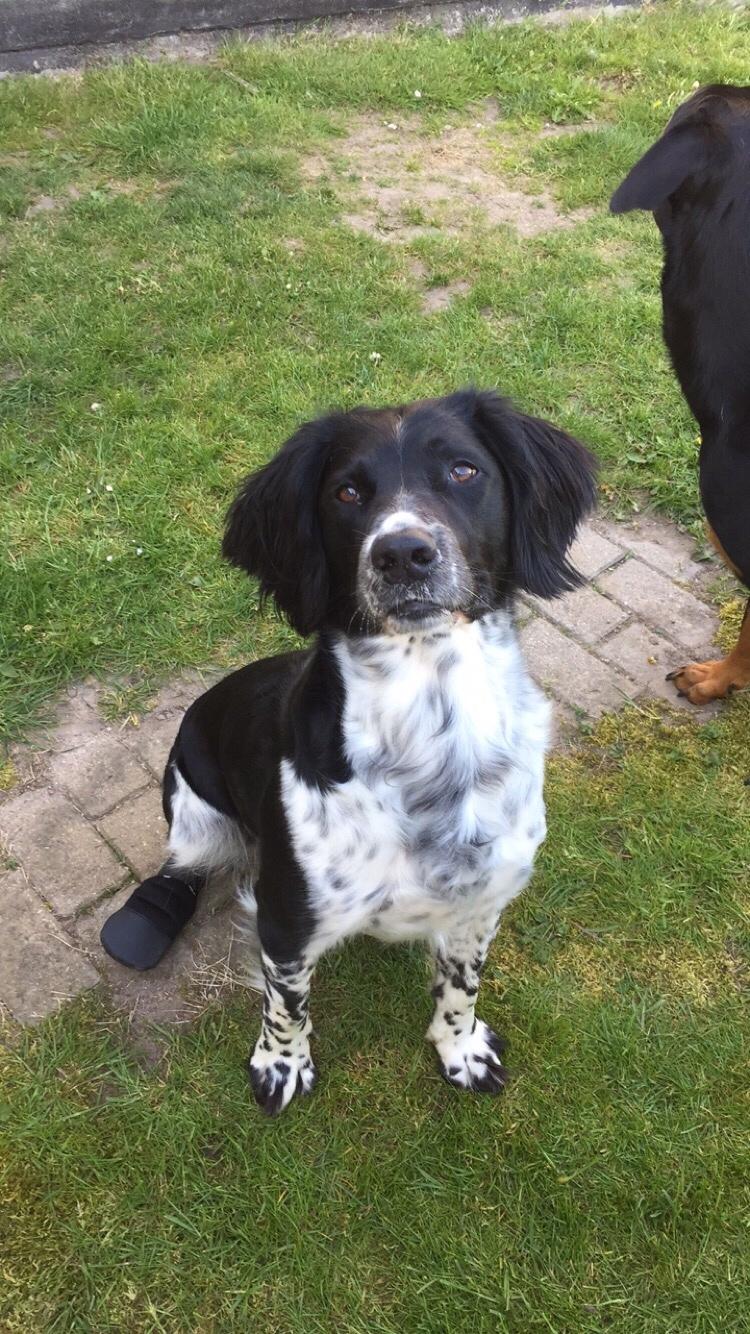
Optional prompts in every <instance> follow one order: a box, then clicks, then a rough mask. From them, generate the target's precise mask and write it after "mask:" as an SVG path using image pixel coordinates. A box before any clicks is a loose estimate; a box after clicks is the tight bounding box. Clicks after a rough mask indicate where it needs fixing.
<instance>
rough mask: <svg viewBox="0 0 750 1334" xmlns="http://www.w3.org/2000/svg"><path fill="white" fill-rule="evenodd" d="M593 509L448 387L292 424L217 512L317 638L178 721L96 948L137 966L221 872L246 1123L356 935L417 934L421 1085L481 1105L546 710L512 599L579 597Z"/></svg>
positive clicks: (235, 551) (297, 1053)
mask: <svg viewBox="0 0 750 1334" xmlns="http://www.w3.org/2000/svg"><path fill="white" fill-rule="evenodd" d="M594 496H595V485H594V465H593V460H592V458H591V456H590V455H589V454H588V453H587V451H586V450H585V449H584V448H583V446H582V445H580V444H578V443H577V442H576V441H575V440H573V439H571V438H570V437H569V436H567V435H565V434H563V432H561V431H559V430H556V429H555V428H554V427H552V426H550V425H549V424H548V423H546V422H543V421H539V420H537V419H535V418H533V417H528V416H525V415H523V414H522V413H518V412H515V411H514V410H513V409H512V408H511V407H510V406H509V404H508V403H507V402H505V401H504V400H502V399H501V398H499V397H498V396H497V395H496V394H494V393H487V392H478V391H475V390H465V391H461V392H459V393H456V394H453V395H452V396H450V397H448V398H443V399H436V400H429V401H424V402H417V403H411V404H408V405H406V406H403V407H399V408H387V409H383V410H377V411H376V410H372V409H364V408H362V409H357V410H355V411H352V412H346V413H340V414H337V415H333V416H329V417H325V418H323V419H321V420H320V421H316V422H312V423H309V424H307V425H305V426H302V427H301V429H300V430H298V431H297V433H296V434H295V435H294V436H292V438H291V439H290V440H288V441H287V443H286V444H285V445H284V447H283V448H282V449H281V451H280V452H279V454H278V455H277V456H276V457H275V458H274V459H273V460H272V461H271V462H270V463H269V464H268V465H267V466H266V467H264V468H262V469H261V470H260V471H259V472H258V473H256V474H255V475H254V476H252V477H250V478H249V479H248V480H247V482H246V483H245V485H244V487H243V489H242V490H241V492H240V494H239V495H238V497H237V499H236V500H235V502H234V504H233V506H232V508H231V510H230V512H229V516H228V520H227V528H226V535H225V538H224V554H225V556H226V557H227V558H228V559H229V560H230V561H231V562H232V563H233V564H235V565H238V566H241V567H242V568H243V569H245V570H247V571H248V572H249V573H250V574H253V575H256V576H257V577H258V578H259V580H260V586H261V592H262V594H263V596H265V597H272V598H273V599H274V600H275V602H276V604H277V605H278V607H279V608H280V609H281V610H282V611H283V612H284V613H285V614H286V616H287V617H288V619H289V621H290V622H291V624H292V625H293V626H294V627H295V628H296V629H297V630H298V631H299V632H300V633H301V634H303V635H309V634H313V633H314V634H315V635H316V639H315V641H314V645H313V647H312V648H311V649H308V650H307V651H303V652H297V653H287V654H283V655H281V656H279V657H275V658H269V659H267V660H265V661H261V662H256V663H252V664H251V665H250V666H248V667H244V668H242V669H241V670H239V671H236V672H233V673H232V674H231V675H230V676H228V677H226V678H225V679H224V680H223V681H221V682H220V683H219V684H218V685H216V686H214V687H213V688H212V689H211V690H209V691H208V692H207V693H206V694H204V695H203V696H202V697H201V698H200V699H198V700H197V701H196V703H195V704H193V705H192V707H191V708H190V709H189V710H188V712H187V713H186V715H185V718H184V721H183V723H182V726H181V727H180V731H179V734H178V736H177V740H176V742H175V744H174V747H173V749H172V753H171V755H170V758H169V762H168V765H167V772H166V776H165V789H164V791H165V810H166V814H167V818H168V820H169V822H170V834H169V860H168V862H167V863H166V865H165V866H164V867H163V868H162V871H161V872H160V873H159V875H157V876H155V877H152V878H151V879H150V880H148V881H146V882H144V884H143V885H142V886H140V888H139V890H137V891H136V893H135V895H134V896H133V899H132V900H131V903H130V905H128V907H127V908H126V909H124V910H121V913H124V914H125V916H124V917H121V916H120V914H116V915H115V917H114V918H111V919H110V923H108V924H107V926H105V928H104V935H103V939H104V943H105V946H106V947H107V948H108V949H110V952H112V953H113V954H115V956H116V957H120V958H121V959H122V960H123V961H124V962H129V963H131V964H135V966H140V967H144V966H148V965H149V963H153V962H156V958H158V957H159V956H160V954H161V953H162V952H163V949H164V948H165V944H166V943H167V942H168V940H169V939H170V938H172V937H173V936H174V935H176V933H177V930H178V929H179V927H180V925H181V924H182V922H183V921H184V920H185V919H186V917H187V916H188V915H189V913H190V911H191V910H192V904H193V903H194V896H195V893H196V892H197V891H198V890H199V889H200V887H201V885H202V884H203V882H204V879H205V876H206V875H207V873H209V872H210V871H212V870H214V869H216V868H219V867H223V866H227V865H230V866H232V867H233V868H235V869H236V873H237V876H238V879H240V881H244V884H245V890H244V892H245V896H246V898H247V899H248V900H249V904H250V907H251V909H252V911H256V910H257V930H258V934H259V938H260V945H261V952H262V953H261V957H262V966H263V973H264V979H265V999H264V1008H263V1024H262V1029H261V1033H260V1037H259V1039H258V1042H257V1045H256V1047H255V1050H254V1052H253V1054H252V1056H251V1059H250V1079H251V1083H252V1088H253V1092H254V1094H255V1097H256V1099H257V1101H258V1103H259V1104H260V1105H261V1107H262V1108H263V1109H264V1110H265V1111H266V1112H268V1113H270V1114H275V1113H278V1112H280V1111H282V1110H283V1108H284V1107H286V1106H287V1104H288V1103H289V1102H290V1100H291V1099H292V1098H293V1097H294V1096H295V1094H297V1093H308V1092H309V1091H310V1089H311V1088H312V1087H313V1084H314V1082H315V1067H314V1065H313V1061H312V1056H311V1054H310V1042H309V1037H310V1019H309V1014H308V999H309V991H310V981H311V977H312V973H313V969H314V967H315V964H316V962H317V960H318V959H319V958H320V956H321V955H322V954H323V952H324V951H326V950H328V949H330V948H331V947H332V946H334V945H337V944H338V943H339V942H340V941H342V940H344V939H345V938H346V937H348V936H352V935H354V934H357V933H367V934H370V935H375V936H377V937H379V938H381V939H384V940H388V941H397V940H407V939H413V938H422V939H424V940H426V941H427V942H429V944H430V946H431V948H432V951H433V954H434V961H435V981H434V988H433V995H434V998H435V1012H434V1017H433V1019H432V1023H431V1025H430V1028H429V1032H428V1037H429V1039H430V1041H432V1042H433V1043H434V1045H435V1047H436V1048H437V1052H438V1056H439V1060H440V1066H441V1070H442V1073H443V1074H444V1075H445V1077H446V1079H447V1080H449V1081H450V1083H451V1084H454V1085H456V1086H457V1087H459V1088H464V1089H474V1090H477V1091H481V1092H488V1093H497V1092H499V1091H500V1089H501V1088H502V1086H503V1083H504V1078H505V1071H504V1069H503V1066H502V1064H501V1060H500V1056H501V1050H502V1044H501V1042H500V1040H499V1039H498V1037H497V1036H496V1035H495V1034H494V1033H493V1032H492V1030H491V1029H490V1028H488V1027H487V1026H486V1025H485V1024H483V1023H482V1022H481V1021H480V1020H478V1019H476V1018H475V1016H474V1005H475V1001H476V996H477V991H478V987H479V978H480V973H481V970H482V965H483V963H484V959H485V956H486V954H487V950H488V947H489V945H490V942H491V941H492V938H493V936H494V934H495V931H496V929H497V925H498V919H499V916H500V913H501V911H502V909H503V908H504V907H505V905H506V904H507V903H509V902H510V900H511V899H513V898H515V896H516V895H517V894H519V893H520V891H521V890H522V889H523V887H524V885H525V884H526V882H527V880H528V879H529V876H530V874H531V869H532V862H533V858H534V854H535V852H536V849H537V848H538V846H539V844H540V843H541V841H542V839H543V838H544V835H545V819H544V803H543V799H542V781H543V767H544V752H545V747H546V743H547V715H548V706H547V704H546V701H545V700H544V699H543V698H542V696H541V695H540V693H539V692H538V691H537V689H536V687H535V686H534V685H533V684H532V682H531V680H530V679H529V677H528V676H527V674H526V670H525V667H524V663H523V661H522V658H521V655H520V652H519V648H518V643H517V640H516V633H515V629H514V623H513V617H512V605H513V598H514V595H515V594H516V592H517V591H518V590H520V589H524V590H526V591H528V592H530V593H535V594H538V595H539V596H541V597H554V596H555V595H557V594H559V593H561V592H563V591H564V590H565V589H568V588H571V587H573V586H575V585H576V584H577V583H578V582H580V581H579V577H578V575H577V574H576V572H575V571H574V570H573V569H572V567H571V566H570V564H569V563H568V561H567V559H566V553H567V551H568V548H569V546H570V543H571V541H572V539H573V536H574V534H575V531H576V527H577V525H578V522H579V520H580V519H581V517H582V516H583V515H584V513H585V512H586V511H588V510H589V509H590V508H591V507H592V505H593V503H594ZM139 896H140V898H139ZM185 905H187V907H186V906H185ZM118 919H119V920H118ZM139 920H140V923H141V926H142V930H143V933H144V940H145V948H144V950H142V951H141V954H140V958H137V957H134V951H133V942H134V939H135V935H134V932H135V934H137V926H138V921H139ZM112 924H114V925H112ZM108 928H110V930H109V932H108ZM149 932H151V937H150V943H149V940H148V939H147V937H148V933H149ZM160 932H161V936H162V939H161V944H159V943H158V937H159V933H160ZM155 940H156V941H157V944H156V946H154V941H155ZM141 944H143V941H142V942H141ZM139 948H140V947H139ZM149 951H151V957H150V958H149V957H148V956H149ZM135 954H136V955H137V954H138V949H136V950H135ZM128 955H130V957H128Z"/></svg>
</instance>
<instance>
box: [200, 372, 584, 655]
mask: <svg viewBox="0 0 750 1334" xmlns="http://www.w3.org/2000/svg"><path fill="white" fill-rule="evenodd" d="M594 499H595V483H594V461H593V459H592V457H591V455H590V454H589V453H588V452H587V451H586V450H585V449H584V447H583V446H582V445H580V444H579V443H578V442H577V441H576V440H573V439H572V438H571V437H570V436H568V435H565V434H564V432H562V431H559V430H557V429H556V428H555V427H553V426H551V425H549V423H547V422H544V421H540V420H538V419H536V418H534V417H527V416H525V415H524V414H522V413H518V412H515V411H514V410H513V408H512V407H511V406H510V405H509V404H508V403H507V402H506V401H505V400H503V399H501V398H499V397H498V395H497V394H494V393H482V392H479V391H476V390H472V389H467V390H463V391H461V392H459V393H456V394H452V395H451V396H450V397H448V398H442V399H434V400H426V401H424V402H419V403H412V404H409V405H407V406H405V407H400V408H385V409H381V410H374V409H369V408H358V409H355V410H354V411H352V412H344V413H338V414H335V415H332V416H329V417H323V418H321V419H320V420H319V421H315V422H310V423H308V424H307V425H305V426H302V427H301V428H300V429H299V430H298V431H297V432H296V434H295V435H293V436H292V438H291V439H290V440H288V441H287V442H286V444H285V445H284V446H283V448H282V449H281V450H280V451H279V453H278V454H277V455H276V457H275V458H274V459H272V461H271V462H270V463H269V464H267V465H266V467H265V468H262V469H261V470H260V471H259V472H257V473H255V474H254V475H253V476H251V477H249V478H248V479H247V481H246V482H245V484H244V486H243V488H242V490H241V491H240V493H239V495H238V496H237V499H236V500H235V502H234V504H233V505H232V507H231V509H230V511H229V514H228V516H227V526H226V533H225V536H224V547H223V550H224V555H225V557H226V558H227V559H228V560H229V561H231V562H232V564H234V565H238V566H240V567H241V568H242V569H244V570H246V571H247V572H248V573H250V574H253V575H256V576H257V577H258V579H259V580H260V587H261V593H262V595H263V596H264V597H273V598H274V599H275V601H276V603H277V604H278V606H279V607H280V608H281V610H282V611H283V612H284V613H285V615H286V616H287V618H288V619H289V621H290V622H291V624H292V625H293V626H294V628H295V629H296V630H298V631H299V632H300V633H301V634H305V635H306V634H310V633H312V632H313V631H317V630H320V629H322V628H323V627H324V626H332V627H337V628H339V629H342V630H345V631H350V630H351V631H363V630H365V631H369V632H373V631H376V630H382V629H388V630H391V631H399V630H404V629H407V628H413V627H414V626H415V625H418V624H421V625H423V626H426V625H428V624H430V623H433V622H435V621H437V620H439V619H444V618H447V617H457V616H463V617H466V618H469V619H474V618H476V617H477V616H480V615H482V614H483V613H484V612H486V611H489V610H491V609H493V608H496V607H499V606H502V605H503V604H504V603H506V602H507V601H509V600H510V599H511V598H512V596H513V594H514V593H515V592H516V591H517V590H519V589H523V590H525V591H527V592H529V593H535V594H538V595H539V596H541V597H555V596H556V595H557V594H559V593H562V592H564V591H565V590H566V589H569V588H573V587H575V586H576V585H577V584H578V583H579V582H580V579H579V576H578V574H577V573H576V571H575V570H574V569H573V568H572V567H571V565H570V564H569V563H568V560H567V551H568V548H569V546H570V543H571V541H572V540H573V537H574V535H575V531H576V527H577V525H578V523H579V520H580V519H581V518H582V516H583V515H584V514H585V513H586V512H587V511H588V510H589V509H591V508H592V506H593V504H594Z"/></svg>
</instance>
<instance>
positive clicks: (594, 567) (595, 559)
mask: <svg viewBox="0 0 750 1334" xmlns="http://www.w3.org/2000/svg"><path fill="white" fill-rule="evenodd" d="M622 557H623V551H622V547H618V546H616V545H615V543H614V542H611V541H610V540H609V538H607V537H603V536H602V534H601V533H598V532H597V531H596V529H595V528H592V527H591V525H590V524H585V525H584V526H583V527H582V528H579V530H578V535H577V537H576V540H575V542H574V543H573V545H572V547H571V548H570V557H569V558H570V563H571V565H573V566H574V567H575V569H576V570H579V571H580V572H581V574H583V575H585V577H586V578H587V579H594V578H595V577H596V575H597V574H601V572H602V570H606V569H608V568H609V566H610V565H614V564H615V562H616V561H618V560H622Z"/></svg>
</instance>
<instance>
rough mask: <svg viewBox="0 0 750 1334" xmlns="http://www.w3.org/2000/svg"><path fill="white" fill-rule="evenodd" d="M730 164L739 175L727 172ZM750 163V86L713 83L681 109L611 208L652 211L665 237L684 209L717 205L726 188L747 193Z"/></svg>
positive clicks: (629, 177) (628, 179) (650, 149)
mask: <svg viewBox="0 0 750 1334" xmlns="http://www.w3.org/2000/svg"><path fill="white" fill-rule="evenodd" d="M731 163H734V164H735V166H738V167H739V169H740V170H739V172H737V171H734V172H730V171H729V170H728V167H729V165H730V164H731ZM748 164H750V87H747V88H742V87H738V86H736V85H733V84H719V83H716V84H708V85H707V86H706V87H705V88H699V89H698V91H697V92H695V93H693V95H692V97H689V98H688V100H687V101H686V102H683V103H682V105H681V106H679V107H678V108H677V110H676V111H675V113H674V115H673V116H672V119H671V120H670V121H669V124H668V125H667V128H666V129H665V131H664V133H663V134H662V136H661V138H660V139H657V141H656V143H655V144H652V145H651V147H650V148H649V150H648V152H646V153H644V155H643V157H642V158H641V159H640V160H639V161H638V162H636V164H635V166H634V167H633V169H632V170H631V171H630V172H629V173H628V175H627V176H626V177H625V180H624V181H623V182H622V184H621V185H620V186H619V187H618V189H617V190H615V193H614V194H613V196H612V198H611V200H610V205H609V206H610V208H611V210H612V212H613V213H629V212H631V210H633V209H645V210H647V211H648V212H652V213H653V214H654V217H655V219H656V222H657V224H658V226H659V228H660V229H661V231H662V233H663V234H664V235H665V237H666V236H668V234H669V230H670V226H671V224H672V222H673V220H674V217H675V215H676V214H677V213H678V212H679V211H680V210H681V209H684V208H685V207H686V206H692V205H694V204H695V203H697V202H701V203H703V204H704V205H706V204H708V205H710V204H713V203H714V202H717V201H718V196H719V194H720V192H721V187H722V186H726V187H728V188H730V189H734V188H735V187H736V188H737V189H739V188H744V189H746V188H747V185H748V181H749V179H750V170H748ZM725 202H727V203H728V202H729V201H728V200H727V201H725Z"/></svg>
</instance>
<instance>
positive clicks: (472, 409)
mask: <svg viewBox="0 0 750 1334" xmlns="http://www.w3.org/2000/svg"><path fill="white" fill-rule="evenodd" d="M447 402H448V405H449V406H452V407H454V409H455V408H456V407H458V409H459V411H460V412H461V415H462V416H463V417H464V419H465V420H468V421H469V422H470V424H471V426H472V428H473V430H474V431H475V432H476V434H477V435H478V436H479V438H480V440H481V441H482V444H483V445H484V446H485V448H486V449H488V450H489V451H490V453H491V454H492V456H493V457H494V458H495V459H496V461H497V463H498V465H499V466H500V468H501V470H502V472H503V475H504V478H505V482H506V486H507V488H508V492H509V497H510V511H511V512H510V527H509V555H510V566H511V570H510V574H511V580H512V582H513V584H514V586H515V587H516V588H520V589H524V590H525V591H526V592H527V593H534V594H536V595H537V596H538V597H542V598H554V597H558V596H559V594H560V593H564V592H566V591H567V590H568V589H571V588H576V587H578V585H579V584H581V583H583V579H582V576H581V575H580V574H579V573H578V571H577V570H575V569H574V568H573V566H572V565H571V564H570V562H569V561H568V559H567V553H568V549H569V547H570V544H571V542H572V541H573V538H574V537H575V534H576V529H577V527H578V525H579V523H580V522H581V519H582V518H583V517H584V515H586V514H587V513H588V512H589V510H592V509H593V508H594V505H595V504H596V468H597V464H596V460H595V459H594V457H593V455H592V454H590V453H589V451H588V450H587V449H586V448H585V447H584V446H583V445H582V444H580V443H579V441H578V440H574V439H573V437H572V436H570V435H566V433H565V432H564V431H560V430H558V428H557V427H556V426H552V425H551V424H550V422H546V421H541V420H540V419H539V418H538V417H527V416H526V414H525V413H523V412H516V411H515V410H514V408H513V407H512V405H511V404H510V403H508V401H507V400H506V399H503V398H501V397H500V395H499V394H495V393H492V392H488V391H478V390H473V389H469V390H464V391H461V392H460V393H458V394H454V395H453V396H452V398H449V399H448V400H447Z"/></svg>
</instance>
